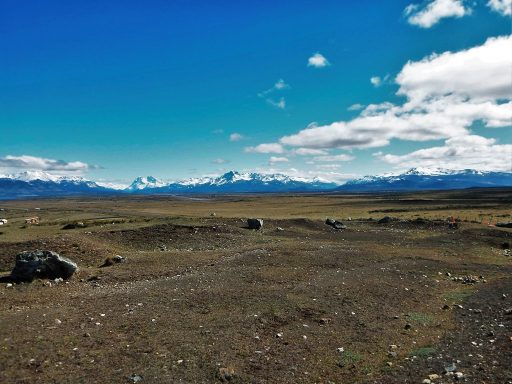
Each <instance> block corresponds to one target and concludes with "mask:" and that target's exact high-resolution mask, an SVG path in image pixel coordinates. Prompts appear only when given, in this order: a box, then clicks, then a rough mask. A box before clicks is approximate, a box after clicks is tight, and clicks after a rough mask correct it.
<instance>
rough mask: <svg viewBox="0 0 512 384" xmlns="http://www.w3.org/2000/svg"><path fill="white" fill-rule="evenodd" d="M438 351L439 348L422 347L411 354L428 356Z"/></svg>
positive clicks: (422, 356)
mask: <svg viewBox="0 0 512 384" xmlns="http://www.w3.org/2000/svg"><path fill="white" fill-rule="evenodd" d="M436 353H437V350H436V349H435V348H433V347H430V346H428V347H420V348H417V349H415V350H414V351H412V352H411V354H410V355H411V356H418V357H421V358H427V357H429V356H433V355H435V354H436Z"/></svg>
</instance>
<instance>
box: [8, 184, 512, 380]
mask: <svg viewBox="0 0 512 384" xmlns="http://www.w3.org/2000/svg"><path fill="white" fill-rule="evenodd" d="M214 214H215V215H214ZM449 215H453V216H455V217H458V218H460V219H461V220H462V222H461V223H460V228H459V229H456V230H452V229H448V225H447V223H446V217H447V216H449ZM32 216H39V217H40V218H41V223H40V225H38V226H36V225H33V226H25V225H24V224H23V222H24V220H23V219H24V218H26V217H32ZM383 216H392V217H395V218H397V219H399V220H396V221H392V222H390V223H387V224H378V223H377V221H376V220H378V219H380V218H382V217H383ZM249 217H259V218H262V219H264V227H263V229H262V230H260V231H253V230H249V229H247V228H246V227H245V226H246V224H245V220H246V219H247V218H249ZM327 217H330V218H333V219H338V220H341V221H343V223H344V224H346V225H347V229H345V230H341V231H338V230H334V229H333V228H331V227H329V226H327V225H325V224H324V221H325V219H326V218H327ZM0 218H7V219H9V223H8V224H7V225H5V226H2V227H0V271H2V276H3V277H2V281H3V282H1V283H0V298H1V300H0V340H1V343H0V382H2V383H132V382H140V383H142V384H143V383H216V382H231V383H422V382H423V380H425V379H429V375H439V377H438V378H435V376H432V378H431V379H429V380H431V381H432V383H452V382H466V383H512V279H511V272H512V257H511V256H510V250H507V249H506V248H508V247H509V246H510V243H511V242H512V230H511V229H502V228H496V227H492V226H488V225H487V222H488V221H491V222H495V221H512V191H511V190H487V191H465V192H464V191H463V192H443V193H441V192H440V193H422V194H395V195H372V196H367V195H344V196H341V195H340V196H335V195H310V196H302V195H298V196H285V195H267V196H229V197H215V196H203V197H198V198H196V199H187V198H178V197H130V198H128V197H122V198H121V197H120V198H101V199H100V198H97V199H78V198H74V199H60V200H31V201H4V202H0ZM418 219H423V220H418ZM76 222H83V223H84V226H85V227H84V228H76V229H68V230H63V229H62V227H63V226H64V225H66V224H69V223H76ZM34 249H47V250H53V251H56V252H59V253H60V254H61V255H64V256H67V257H69V258H71V259H72V260H74V261H75V262H77V263H78V265H79V267H80V270H79V271H78V272H77V273H76V274H75V275H74V276H73V277H72V278H71V279H70V280H69V281H66V282H62V283H55V282H53V281H43V280H36V281H34V282H32V283H29V284H27V283H25V284H14V285H12V286H10V284H9V283H8V277H7V275H8V274H9V271H10V270H11V269H12V267H13V266H14V258H15V255H16V254H17V253H18V252H19V251H22V250H34ZM114 255H122V256H124V257H126V262H125V263H122V264H115V265H112V266H109V267H100V266H101V265H102V264H103V262H104V260H105V258H107V257H111V256H114ZM446 370H448V371H453V372H451V373H450V374H448V375H446V374H444V371H446Z"/></svg>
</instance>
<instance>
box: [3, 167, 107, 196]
mask: <svg viewBox="0 0 512 384" xmlns="http://www.w3.org/2000/svg"><path fill="white" fill-rule="evenodd" d="M112 192H113V190H112V189H110V188H105V187H102V186H100V185H98V184H96V183H95V182H94V181H91V180H87V179H84V178H82V177H80V176H59V175H53V174H50V173H47V172H43V171H25V172H21V173H18V174H12V175H0V199H12V198H24V197H43V196H45V197H51V196H71V195H90V194H95V195H97V194H108V193H112Z"/></svg>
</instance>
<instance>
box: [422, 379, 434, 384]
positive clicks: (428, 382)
mask: <svg viewBox="0 0 512 384" xmlns="http://www.w3.org/2000/svg"><path fill="white" fill-rule="evenodd" d="M421 383H422V384H431V383H432V381H431V380H429V379H424V380H423V381H422V382H421Z"/></svg>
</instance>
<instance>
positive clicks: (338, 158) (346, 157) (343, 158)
mask: <svg viewBox="0 0 512 384" xmlns="http://www.w3.org/2000/svg"><path fill="white" fill-rule="evenodd" d="M354 159H355V157H354V156H352V155H346V154H341V155H332V156H317V157H314V158H313V160H314V161H325V162H331V161H351V160H354Z"/></svg>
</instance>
